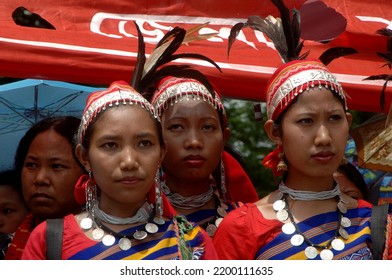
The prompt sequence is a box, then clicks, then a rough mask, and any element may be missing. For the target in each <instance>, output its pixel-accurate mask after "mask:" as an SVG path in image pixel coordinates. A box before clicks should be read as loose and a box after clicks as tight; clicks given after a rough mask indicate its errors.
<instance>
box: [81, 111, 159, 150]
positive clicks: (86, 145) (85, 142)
mask: <svg viewBox="0 0 392 280" xmlns="http://www.w3.org/2000/svg"><path fill="white" fill-rule="evenodd" d="M112 108H117V107H112ZM106 111H107V110H101V111H100V112H99V113H98V114H97V115H96V116H95V118H94V119H93V120H92V121H91V122H90V124H89V125H88V127H87V129H86V131H85V133H84V138H83V142H82V143H81V144H82V145H83V147H84V148H85V149H86V150H88V149H89V147H90V137H91V134H92V133H93V128H94V125H95V123H96V121H97V120H98V119H99V117H100V116H101V115H102V113H103V112H106ZM146 112H147V111H146ZM150 118H151V119H152V120H153V121H154V123H155V126H156V128H157V131H158V137H159V144H160V145H161V147H164V146H165V141H164V140H163V135H162V126H161V123H160V122H159V121H158V119H156V118H154V117H153V116H150ZM129 125H132V120H129Z"/></svg>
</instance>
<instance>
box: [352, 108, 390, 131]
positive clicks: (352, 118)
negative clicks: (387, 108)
mask: <svg viewBox="0 0 392 280" xmlns="http://www.w3.org/2000/svg"><path fill="white" fill-rule="evenodd" d="M391 108H392V107H391ZM346 118H347V122H348V127H351V124H352V122H353V115H351V113H349V112H347V113H346Z"/></svg>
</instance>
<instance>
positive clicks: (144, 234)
mask: <svg viewBox="0 0 392 280" xmlns="http://www.w3.org/2000/svg"><path fill="white" fill-rule="evenodd" d="M146 237H147V232H145V231H144V230H137V231H136V232H135V233H134V234H133V238H135V239H137V240H143V239H144V238H146Z"/></svg>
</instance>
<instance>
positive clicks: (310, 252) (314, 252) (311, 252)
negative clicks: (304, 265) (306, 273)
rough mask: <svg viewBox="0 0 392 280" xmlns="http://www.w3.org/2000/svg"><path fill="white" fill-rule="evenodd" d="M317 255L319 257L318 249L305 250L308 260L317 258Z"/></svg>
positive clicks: (308, 248)
mask: <svg viewBox="0 0 392 280" xmlns="http://www.w3.org/2000/svg"><path fill="white" fill-rule="evenodd" d="M317 255H318V252H317V249H316V248H315V247H313V246H308V247H306V249H305V256H306V257H307V258H308V259H311V260H313V259H314V258H315V257H317Z"/></svg>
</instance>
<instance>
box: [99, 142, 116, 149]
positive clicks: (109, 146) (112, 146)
mask: <svg viewBox="0 0 392 280" xmlns="http://www.w3.org/2000/svg"><path fill="white" fill-rule="evenodd" d="M102 146H103V147H104V148H107V149H113V148H115V147H116V143H114V142H107V143H105V144H103V145H102Z"/></svg>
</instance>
